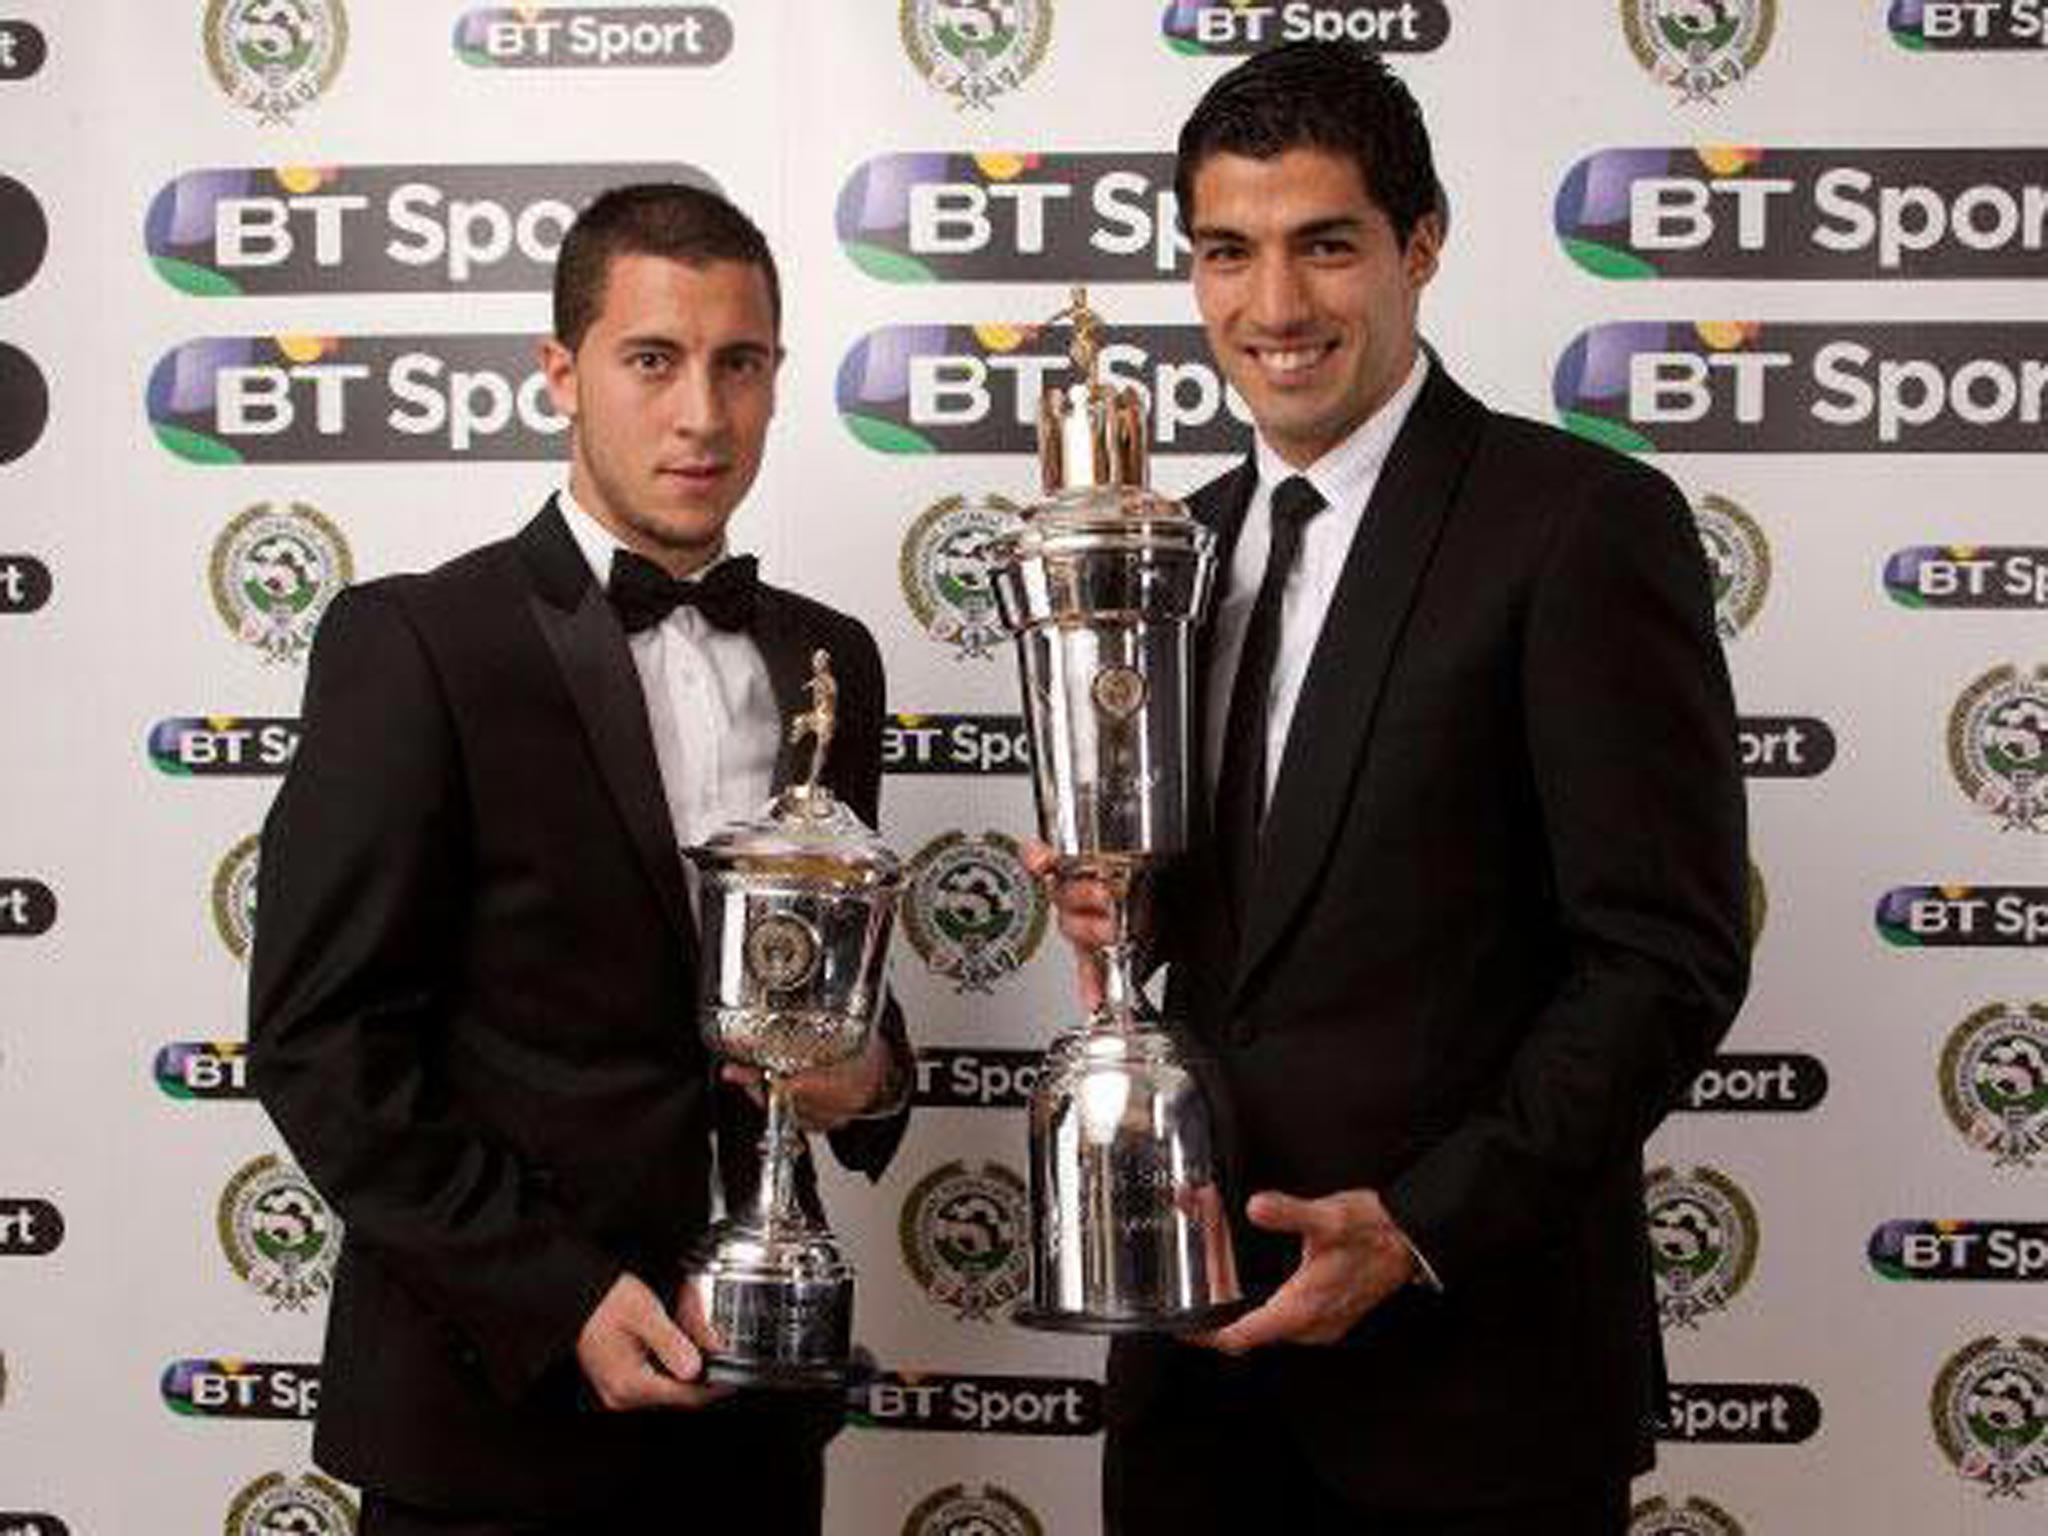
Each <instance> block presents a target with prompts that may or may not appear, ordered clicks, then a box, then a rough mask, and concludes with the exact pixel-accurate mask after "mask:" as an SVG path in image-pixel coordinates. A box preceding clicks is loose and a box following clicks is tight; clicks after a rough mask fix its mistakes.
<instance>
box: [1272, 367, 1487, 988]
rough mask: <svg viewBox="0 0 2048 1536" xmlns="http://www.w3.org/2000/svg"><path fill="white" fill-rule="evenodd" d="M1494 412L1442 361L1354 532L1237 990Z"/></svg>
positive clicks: (1318, 834) (1339, 794)
mask: <svg viewBox="0 0 2048 1536" xmlns="http://www.w3.org/2000/svg"><path fill="white" fill-rule="evenodd" d="M1484 420H1485V412H1484V410H1483V408H1482V407H1481V406H1480V405H1479V403H1478V402H1477V401H1475V400H1474V399H1473V398H1472V397H1471V396H1470V395H1468V394H1466V393H1465V392H1464V390H1462V389H1460V388H1459V387H1458V386H1457V384H1455V383H1454V382H1452V380H1451V379H1450V377H1449V376H1448V375H1447V374H1446V373H1445V372H1444V370H1443V366H1442V364H1440V363H1436V364H1433V365H1432V367H1431V369H1430V373H1429V379H1428V382H1427V383H1426V384H1424V386H1423V389H1422V393H1421V394H1420V395H1419V396H1418V397H1417V398H1416V401H1415V406H1414V408H1413V410H1412V411H1411V413H1410V415H1409V418H1408V420H1407V422H1406V423H1405V424H1404V425H1403V427H1402V430H1401V435H1400V436H1399V437H1398V438H1397V439H1395V442H1394V446H1393V449H1392V451H1391V452H1390V453H1389V454H1388V456H1387V462H1386V464H1385V466H1384V467H1383V468H1382V470H1381V472H1380V477H1379V480H1378V483H1377V484H1376V485H1375V487H1374V489H1373V493H1372V499H1371V500H1370V501H1369V502H1368V503H1367V505H1366V511H1365V520H1364V522H1363V523H1362V524H1361V526H1360V527H1359V530H1358V534H1357V537H1355V538H1354V539H1353V540H1352V542H1351V550H1350V553H1349V555H1348V556H1347V557H1346V559H1345V563H1344V571H1343V574H1342V575H1341V576H1340V577H1339V578H1338V581H1337V590H1336V591H1335V592H1334V593H1333V594H1332V596H1331V599H1330V610H1329V613H1328V615H1327V616H1326V617H1325V618H1324V620H1323V627H1322V633H1321V636H1320V637H1319V638H1318V640H1317V642H1316V648H1315V654H1314V656H1313V657H1312V658H1311V659H1310V662H1309V669H1308V676H1307V677H1306V678H1305V679H1304V680H1303V683H1302V689H1301V697H1300V699H1299V700H1298V701H1297V703H1296V705H1295V710H1294V722H1293V725H1292V726H1291V727H1290V728H1289V730H1288V733H1287V749H1286V754H1285V756H1283V757H1282V758H1281V761H1280V773H1279V776H1278V778H1277V779H1275V781H1274V786H1273V798H1272V805H1271V809H1270V811H1269V812H1268V815H1267V820H1266V825H1265V831H1264V834H1263V837H1262V840H1261V846H1260V850H1259V864H1258V872H1257V874H1256V876H1255V878H1254V882H1253V887H1252V893H1251V900H1250V901H1249V902H1248V903H1247V904H1246V912H1247V919H1246V933H1245V935H1244V940H1243V943H1242V945H1241V946H1240V949H1239V961H1238V966H1237V981H1236V990H1237V992H1238V993H1239V994H1241V993H1242V992H1243V991H1244V989H1245V987H1246V985H1247V984H1248V983H1249V982H1250V980H1251V979H1252V977H1253V976H1254V975H1255V974H1256V972H1257V970H1258V968H1259V966H1260V964H1261V963H1262V962H1263V961H1264V960H1265V958H1266V957H1267V956H1268V955H1269V954H1270V953H1271V951H1272V949H1273V948H1274V946H1275V945H1276V944H1277V943H1278V942H1279V940H1280V938H1281V936H1282V935H1283V934H1285V933H1286V932H1287V930H1288V928H1289V927H1290V926H1291V925H1292V924H1293V922H1294V920H1295V916H1296V914H1297V912H1298V911H1299V909H1300V907H1301V905H1302V904H1303V902H1305V901H1306V900H1307V899H1308V897H1309V894H1310V893H1311V892H1312V891H1313V890H1314V888H1315V885H1316V882H1317V881H1318V879H1319V878H1320V877H1321V875H1322V871H1323V866H1324V863H1325V861H1326V860H1327V858H1328V856H1329V853H1330V850H1331V848H1332V847H1333V846H1334V845H1335V842H1336V836H1337V830H1338V822H1339V821H1340V819H1341V818H1342V816H1343V814H1344V812H1345V810H1346V809H1347V808H1348V806H1349V804H1350V800H1351V790H1350V786H1351V784H1352V781H1353V779H1354V777H1355V775H1356V772H1357V768H1358V763H1359V760H1360V758H1361V757H1362V756H1363V754H1364V751H1365V745H1366V742H1367V740H1368V738H1369V737H1370V736H1371V734H1372V727H1373V723H1374V720H1375V718H1376V716H1377V714H1378V708H1379V698H1380V692H1381V689H1382V687H1383V685H1384V683H1385V681H1386V675H1387V668H1388V666H1389V664H1390V663H1391V662H1392V660H1393V657H1394V652H1395V650H1396V648H1397V647H1398V645H1399V643H1400V637H1401V631H1402V629H1403V627H1404V626H1405V624H1406V622H1407V618H1408V613H1409V610H1410V609H1411V608H1412V606H1413V604H1414V600H1415V593H1416V590H1417V587H1418V585H1419V583H1420V581H1421V579H1422V574H1423V572H1424V571H1425V570H1426V569H1427V568H1428V565H1429V559H1430V555H1431V553H1432V551H1434V550H1435V548H1436V545H1437V539H1438V536H1439V534H1440V533H1441V532H1442V529H1443V523H1444V517H1445V514H1446V513H1447V512H1448V511H1449V509H1450V505H1451V501H1452V498H1453V496H1454V495H1455V494H1456V491H1457V486H1458V481H1459V479H1460V477H1461V476H1462V475H1463V473H1464V468H1465V463H1466V460H1467V459H1468V458H1469V457H1470V456H1471V453H1472V448H1473V445H1474V443H1475V441H1476V439H1477V437H1478V433H1479V429H1480V426H1481V425H1482V423H1483V422H1484Z"/></svg>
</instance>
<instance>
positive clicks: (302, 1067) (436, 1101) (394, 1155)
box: [249, 584, 620, 1397]
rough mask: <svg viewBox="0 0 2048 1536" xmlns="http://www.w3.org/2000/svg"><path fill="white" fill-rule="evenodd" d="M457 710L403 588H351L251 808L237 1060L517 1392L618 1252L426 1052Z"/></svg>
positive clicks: (292, 1142)
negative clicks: (286, 755)
mask: <svg viewBox="0 0 2048 1536" xmlns="http://www.w3.org/2000/svg"><path fill="white" fill-rule="evenodd" d="M467 839H468V832H467V807H466V800H465V793H464V789H463V784H462V776H461V771H460V762H459V747H458V743H457V739H456V734H455V730H454V726H453V722H452V720H451V719H450V717H449V714H448V710H447V704H446V700H445V697H444V695H443V692H442V689H441V687H440V684H439V680H438V678H437V676H436V674H435V672H434V669H433V666H432V664H431V661H430V659H429V656H428V654H427V652H426V650H425V648H424V647H423V645H422V643H421V640H420V638H419V635H418V633H417V631H416V630H415V628H414V626H413V624H412V622H411V620H410V619H409V617H408V616H407V614H406V612H405V610H404V607H403V604H402V602H401V601H400V600H399V599H397V598H396V597H394V596H393V595H392V593H391V591H390V589H389V588H388V587H386V586H384V585H383V584H376V585H373V586H370V587H365V588H356V589H351V590H349V591H346V592H344V593H342V594H341V596H340V597H339V598H337V599H336V601H335V603H334V605H333V606H332V607H331V608H330V609H329V611H328V613H327V615H326V617H325V619H324V621H323V623H322V625H321V628H320V632H319V636H318V639H317V642H316V644H315V646H314V651H313V657H312V661H311V665H310V669H309V673H308V678H307V685H306V700H305V708H304V729H303V734H302V736H301V740H300V745H299V749H298V752H297V754H296V756H295V758H294V760H293V763H292V767H291V770H290V772H289V774H288V775H287V777H286V779H285V782H284V785H283V787H282V789H281V790H280V791H279V793H278V796H277V799H276V801H275V802H274V803H273V805H272V807H271V810H270V814H269V817H268V819H267V820H266V821H265V824H264V829H263V840H262V851H261V855H260V860H259V864H258V875H257V880H258V895H257V911H258V919H257V928H256V940H255V947H254V951H253V954H252V956H251V964H250V1009H249V1036H250V1041H249V1045H250V1051H249V1062H250V1073H251V1080H252V1082H253V1084H254V1086H255V1089H256V1093H257V1095H258V1097H259V1098H260V1099H261V1100H262V1102H263V1104H264V1107H265V1108H266V1109H268V1110H269V1112H270V1115H271V1118H272V1119H273V1120H274V1121H275V1122H276V1123H277V1127H278V1129H279V1131H280V1132H281V1133H282V1134H283V1136H284V1139H285V1141H286V1143H287V1144H288V1145H289V1147H290V1148H291V1150H292V1153H293V1155H294V1156H295V1157H296V1158H297V1159H298V1160H299V1162H300V1164H301V1166H302V1167H303V1168H304V1169H305V1171H306V1173H307V1175H308V1176H309V1177H310V1178H311V1179H312V1181H313V1183H314V1185H315V1186H316V1187H317V1188H318V1189H319V1190H320V1192H321V1193H322V1195H323V1196H324V1197H325V1198H326V1199H327V1200H328V1202H329V1203H330V1204H331V1205H332V1206H333V1207H334V1209H335V1210H336V1211H337V1212H338V1213H339V1214H340V1216H341V1218H342V1221H343V1223H344V1224H345V1226H346V1229H347V1233H348V1242H349V1243H350V1244H351V1245H352V1246H354V1247H356V1248H358V1249H359V1250H360V1253H359V1256H360V1257H363V1258H367V1259H370V1260H371V1261H373V1262H375V1263H376V1264H378V1265H379V1266H381V1267H382V1268H384V1269H385V1270H386V1271H387V1272H388V1273H389V1274H391V1275H392V1276H394V1277H395V1278H396V1279H397V1280H398V1281H399V1282H400V1283H401V1284H402V1285H404V1286H405V1288H406V1289H407V1290H409V1291H411V1292H412V1293H413V1294H414V1295H415V1296H416V1297H417V1298H418V1299H419V1300H420V1301H421V1302H423V1303H424V1304H425V1305H426V1306H428V1307H429V1308H430V1309H431V1310H433V1311H434V1312H435V1313H436V1314H438V1315H439V1316H440V1317H441V1318H442V1319H443V1321H444V1324H445V1325H447V1326H448V1327H449V1328H450V1329H451V1332H452V1333H453V1334H454V1335H455V1336H456V1337H457V1338H458V1339H459V1340H461V1341H463V1342H466V1343H467V1344H468V1345H469V1346H470V1347H472V1348H474V1349H475V1350H476V1351H477V1353H478V1355H479V1356H480V1358H481V1361H482V1365H483V1368H484V1370H485V1372H486V1374H487V1375H488V1377H489V1378H490V1380H491V1382H492V1383H493V1385H494V1386H495V1387H496V1388H497V1389H498V1390H499V1391H500V1392H501V1393H502V1394H504V1395H505V1396H507V1397H516V1396H518V1395H519V1394H521V1393H522V1392H524V1391H525V1390H526V1389H527V1388H529V1387H530V1386H531V1385H532V1384H533V1383H534V1382H535V1381H536V1380H537V1379H538V1378H539V1377H540V1376H541V1374H542V1373H544V1372H545V1371H547V1370H548V1369H549V1368H550V1367H551V1366H554V1365H556V1364H557V1363H559V1362H560V1361H561V1360H562V1359H563V1358H564V1357H565V1355H566V1354H567V1353H568V1352H569V1351H570V1350H572V1349H573V1346H574V1342H575V1339H576V1336H577V1333H578V1331H579V1330H580V1328H581V1326H582V1323H583V1320H584V1319H585V1318H586V1317H587V1316H588V1315H589V1313H590V1311H591V1310H592V1308H593V1307H595V1305H596V1303H597V1302H598V1300H599V1299H600V1298H601V1297H602V1295H603V1294H604V1292H605V1290H606V1289H607V1288H608V1287H609V1286H610V1284H611V1282H612V1281H613V1280H614V1279H615V1278H616V1277H617V1275H618V1272H619V1268H620V1266H619V1263H618V1262H617V1261H616V1260H615V1259H613V1258H612V1257H610V1256H608V1255H607V1254H606V1253H605V1252H604V1251H603V1250H602V1249H600V1248H599V1247H598V1246H597V1245H596V1244H594V1243H593V1242H591V1241H589V1240H588V1239H587V1238H585V1237H584V1236H583V1235H581V1234H580V1233H579V1232H578V1231H577V1230H576V1229H575V1228H574V1226H573V1224H572V1223H571V1221H570V1220H569V1218H568V1216H567V1215H566V1213H565V1212H564V1211H563V1210H562V1209H561V1208H560V1207H558V1206H556V1205H555V1204H553V1203H552V1202H551V1201H550V1200H549V1199H548V1198H546V1196H545V1195H544V1193H542V1192H541V1191H539V1190H537V1189H536V1187H535V1181H534V1179H533V1178H532V1176H531V1174H530V1171H529V1170H527V1169H526V1168H524V1167H523V1166H522V1165H521V1163H520V1160H519V1159H518V1157H517V1156H516V1155H515V1154H514V1152H513V1151H512V1150H511V1149H510V1148H509V1147H507V1146H505V1145H504V1144H502V1142H500V1141H498V1140H496V1139H494V1138H493V1137H492V1136H490V1135H489V1134H487V1133H486V1132H485V1130H484V1129H483V1128H482V1127H480V1126H478V1125H476V1124H475V1123H473V1122H472V1121H471V1120H469V1119H467V1118H465V1115H464V1112H463V1108H462V1106H461V1105H460V1104H459V1103H458V1102H455V1101H454V1100H453V1099H452V1098H451V1096H450V1094H449V1093H448V1091H447V1088H446V1085H445V1084H444V1083H443V1082H442V1081H440V1080H439V1078H438V1076H437V1074H436V1073H435V1072H434V1071H433V1070H432V1066H431V1063H432V1061H433V1059H434V1055H435V1052H436V1051H437V1050H438V1049H439V1048H440V1046H441V1044H442V1039H443V1032H444V1030H445V1028H446V1023H447V1018H448V1015H449V1013H450V1011H451V1010H452V1008H453V1007H454V1006H455V1001H454V1000H453V999H452V998H451V996H450V988H451V985H452V983H451V973H452V971H453V968H454V965H455V963H456V957H457V956H458V955H459V954H460V952H461V946H462V944H463V941H464V934H465V931H466V927H467V914H468V903H469V900H470V895H471V893H470V889H469V879H470V873H469V867H468V845H467Z"/></svg>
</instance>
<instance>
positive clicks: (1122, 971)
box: [1088, 865, 1145, 1029]
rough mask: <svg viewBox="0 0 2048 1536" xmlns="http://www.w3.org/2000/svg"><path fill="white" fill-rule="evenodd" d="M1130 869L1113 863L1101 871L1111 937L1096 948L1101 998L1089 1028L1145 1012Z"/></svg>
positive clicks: (1127, 1021) (1122, 1023) (1116, 1024)
mask: <svg viewBox="0 0 2048 1536" xmlns="http://www.w3.org/2000/svg"><path fill="white" fill-rule="evenodd" d="M1132 873H1133V872H1132V871H1131V870H1130V869H1129V868H1128V867H1126V866H1123V865H1114V866H1112V867H1110V868H1109V869H1107V870H1104V871H1103V874H1102V880H1103V883H1104V884H1105V885H1107V886H1108V887H1109V925H1110V937H1109V942H1108V943H1107V944H1105V945H1103V946H1102V948H1101V949H1099V950H1097V951H1096V955H1097V957H1098V958H1099V959H1100V960H1101V961H1102V1002H1101V1004H1100V1006H1098V1007H1097V1008H1096V1010H1095V1012H1094V1014H1093V1015H1091V1016H1090V1018H1089V1020H1088V1025H1089V1028H1091V1029H1119V1028H1125V1027H1128V1026H1129V1025H1131V1024H1133V1023H1135V1022H1136V1021H1137V1020H1138V1019H1139V1018H1141V1017H1142V1016H1143V1014H1144V1012H1145V997H1144V993H1143V992H1141V991H1140V990H1139V988H1138V977H1137V960H1138V946H1137V941H1136V940H1135V939H1134V938H1133V937H1132V935H1131V883H1132Z"/></svg>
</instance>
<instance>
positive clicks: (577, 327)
mask: <svg viewBox="0 0 2048 1536" xmlns="http://www.w3.org/2000/svg"><path fill="white" fill-rule="evenodd" d="M615 256H665V257H667V258H668V259H669V260H670V261H680V262H682V263H683V264H684V265H685V266H691V267H702V266H708V265H709V264H710V263H712V262H714V261H738V262H744V263H746V264H747V265H749V266H755V267H759V268H760V269H761V275H762V276H763V277H765V278H766V279H767V280H768V304H769V308H770V309H771V310H772V311H773V312H774V316H775V329H776V331H777V333H778V334H779V333H780V332H781V330H782V280H781V278H780V277H779V276H778V275H777V273H776V271H775V257H774V255H773V253H772V252H770V251H769V249H768V241H767V238H766V237H765V236H763V235H762V233H761V231H760V230H759V228H757V227H756V226H755V224H754V221H753V220H752V219H750V218H748V217H747V216H746V215H745V214H744V213H741V212H740V211H739V209H737V208H735V207H734V206H733V205H732V204H731V203H729V202H727V201H726V200H725V199H724V198H723V197H720V196H719V195H718V194H717V193H716V192H710V191H706V190H705V189H704V188H703V187H693V186H688V185H686V184H684V183H682V182H679V181H656V182H643V183H640V184H638V185H635V186H629V187H613V188H611V189H610V190H609V191H606V192H600V193H599V194H598V195H597V196H596V197H595V198H594V199H592V201H591V203H590V206H589V207H587V208H585V209H584V210H583V211H582V212H581V213H580V214H578V215H577V216H576V222H575V223H574V224H572V225H570V226H569V233H568V234H567V235H566V236H565V237H563V240H562V251H561V255H560V256H558V257H557V258H556V260H555V340H557V341H559V342H560V343H561V344H562V345H563V346H565V347H567V348H568V349H569V350H570V351H571V352H573V351H575V350H576V348H577V347H578V346H580V345H581V344H582V341H583V333H584V332H585V331H587V330H589V329H590V323H591V321H593V320H595V319H596V318H597V315H598V311H599V310H601V309H602V308H603V307H604V285H605V281H606V279H607V278H608V277H609V276H610V274H611V265H612V258H613V257H615Z"/></svg>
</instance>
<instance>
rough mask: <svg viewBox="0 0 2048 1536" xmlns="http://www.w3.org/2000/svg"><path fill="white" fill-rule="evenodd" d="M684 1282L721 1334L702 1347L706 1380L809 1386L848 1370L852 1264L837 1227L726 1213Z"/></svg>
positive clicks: (828, 1383) (838, 1378)
mask: <svg viewBox="0 0 2048 1536" xmlns="http://www.w3.org/2000/svg"><path fill="white" fill-rule="evenodd" d="M687 1283H688V1285H689V1286H690V1288H691V1289H692V1290H693V1291H694V1292H695V1294H696V1298H697V1304H698V1306H699V1308H700V1309H701V1310H702V1312H703V1315H704V1320H705V1321H706V1322H707V1323H709V1324H710V1325H711V1328H712V1331H713V1332H714V1333H715V1334H717V1336H718V1338H719V1341H720V1347H719V1348H718V1349H716V1350H707V1351H706V1352H705V1359H704V1378H705V1380H707V1381H712V1382H718V1383H722V1384H725V1385H730V1386H741V1387H760V1388H763V1389H769V1390H785V1391H802V1390H807V1389H816V1388H832V1387H842V1386H844V1385H846V1384H847V1382H848V1381H849V1380H850V1379H851V1377H852V1374H853V1271H852V1268H851V1267H850V1266H849V1265H848V1264H847V1263H846V1261H845V1260H844V1258H842V1257H841V1256H840V1254H839V1251H838V1248H837V1247H836V1245H835V1244H834V1243H833V1242H832V1239H831V1236H830V1234H828V1233H826V1232H824V1231H822V1230H819V1229H808V1230H802V1231H795V1232H777V1233H774V1234H765V1235H764V1234H763V1233H761V1232H759V1231H753V1230H749V1229H748V1228H747V1227H746V1226H745V1225H744V1224H742V1223H728V1224H726V1225H724V1226H723V1227H721V1228H719V1229H717V1230H715V1231H714V1232H713V1234H712V1238H711V1241H710V1242H709V1243H708V1244H707V1245H706V1247H705V1248H704V1250H702V1251H701V1252H700V1253H699V1255H698V1260H697V1263H696V1265H695V1267H694V1269H693V1272H692V1273H691V1274H690V1276H689V1279H688V1282H687Z"/></svg>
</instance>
